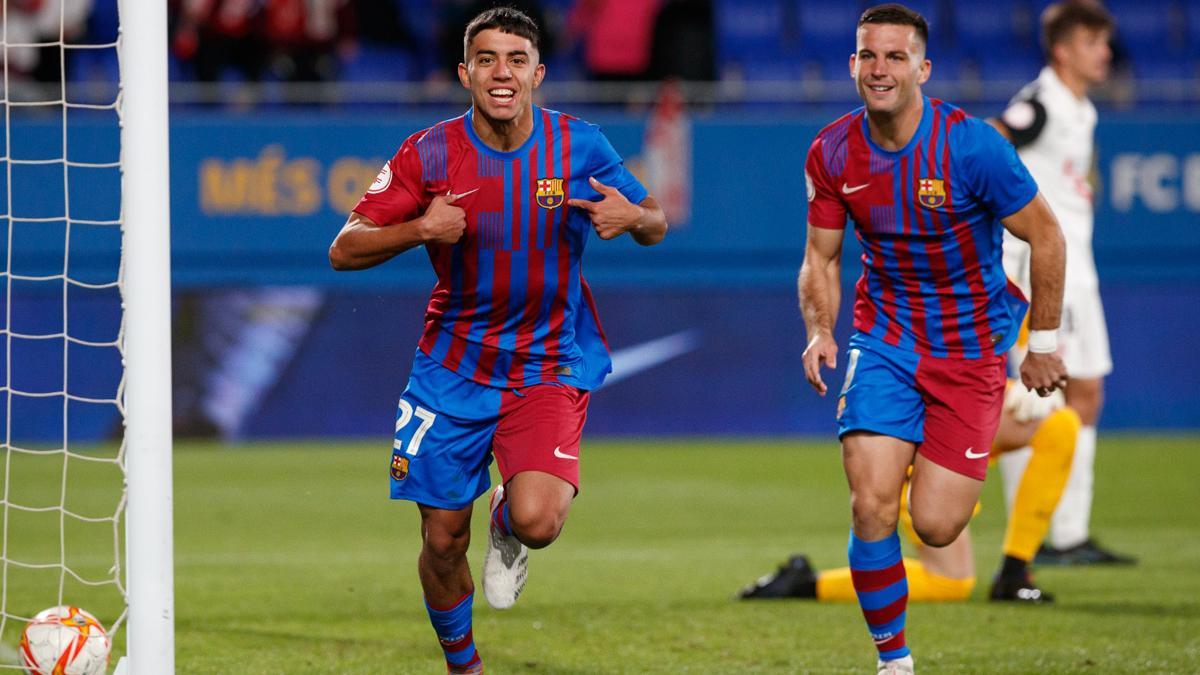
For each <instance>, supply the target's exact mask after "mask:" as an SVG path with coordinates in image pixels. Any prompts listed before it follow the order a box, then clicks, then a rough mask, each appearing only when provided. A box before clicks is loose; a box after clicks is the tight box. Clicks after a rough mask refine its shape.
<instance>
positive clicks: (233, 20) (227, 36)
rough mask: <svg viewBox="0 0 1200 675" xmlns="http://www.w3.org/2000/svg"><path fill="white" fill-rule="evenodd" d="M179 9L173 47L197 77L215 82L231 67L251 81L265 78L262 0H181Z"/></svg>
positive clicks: (172, 41) (177, 7) (176, 54)
mask: <svg viewBox="0 0 1200 675" xmlns="http://www.w3.org/2000/svg"><path fill="white" fill-rule="evenodd" d="M176 10H177V13H176V22H175V30H174V33H173V36H172V40H171V46H172V49H173V51H174V53H175V56H176V57H178V58H179V60H180V61H181V62H182V63H184V64H185V65H188V66H191V69H192V70H193V74H194V76H195V78H196V79H197V80H200V81H201V82H215V81H216V80H218V79H220V77H221V75H222V74H223V73H224V71H225V70H226V69H227V68H231V67H232V68H234V69H236V70H237V71H239V72H240V73H241V75H242V77H243V78H244V79H246V80H247V81H249V82H257V81H258V80H260V79H262V72H263V64H264V61H265V54H266V50H265V48H264V46H263V44H262V42H261V40H260V39H259V36H258V32H259V26H260V21H261V19H262V5H261V3H260V1H259V0H178V4H177V6H176Z"/></svg>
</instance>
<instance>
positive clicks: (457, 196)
mask: <svg viewBox="0 0 1200 675" xmlns="http://www.w3.org/2000/svg"><path fill="white" fill-rule="evenodd" d="M476 192H479V188H475V189H474V190H467V191H466V192H460V193H458V194H451V193H450V191H449V190H446V196H447V197H449V198H450V199H451V200H454V201H458V200H459V199H462V198H463V197H466V196H467V195H473V194H475V193H476Z"/></svg>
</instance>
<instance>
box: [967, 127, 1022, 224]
mask: <svg viewBox="0 0 1200 675" xmlns="http://www.w3.org/2000/svg"><path fill="white" fill-rule="evenodd" d="M963 126H964V127H965V129H964V131H965V133H966V134H967V136H965V137H963V141H965V142H964V143H963V144H962V146H961V147H963V148H964V150H965V154H964V155H963V159H962V160H961V162H960V166H961V168H962V171H963V177H964V178H965V179H966V181H967V186H968V187H969V188H970V192H971V194H973V195H974V196H975V197H976V198H977V199H978V200H979V201H980V202H982V203H983V204H984V206H986V207H987V208H988V210H990V211H991V212H992V213H994V214H996V217H997V218H1007V217H1008V216H1011V215H1012V214H1014V213H1016V212H1017V211H1020V210H1021V209H1022V208H1024V207H1025V205H1026V204H1028V203H1029V202H1031V201H1033V198H1034V197H1036V196H1037V192H1038V186H1037V182H1036V181H1034V180H1033V176H1031V175H1030V174H1029V170H1028V169H1026V168H1025V165H1024V164H1023V163H1022V162H1021V158H1020V157H1018V156H1017V150H1016V148H1014V147H1013V145H1012V144H1011V143H1009V142H1008V141H1007V140H1005V139H1004V137H1003V136H1001V135H1000V132H998V131H996V130H995V129H993V128H992V126H991V125H990V124H988V123H986V122H984V121H982V120H979V119H975V118H971V119H968V120H966V121H965V122H964V124H963Z"/></svg>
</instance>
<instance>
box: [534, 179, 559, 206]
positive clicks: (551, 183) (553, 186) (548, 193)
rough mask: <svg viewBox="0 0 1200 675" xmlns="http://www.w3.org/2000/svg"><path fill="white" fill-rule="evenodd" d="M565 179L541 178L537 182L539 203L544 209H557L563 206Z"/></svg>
mask: <svg viewBox="0 0 1200 675" xmlns="http://www.w3.org/2000/svg"><path fill="white" fill-rule="evenodd" d="M565 196H566V195H565V194H564V193H563V179H561V178H539V179H538V182H537V203H538V206H540V207H542V208H543V209H557V208H558V207H560V206H562V203H563V198H564V197H565Z"/></svg>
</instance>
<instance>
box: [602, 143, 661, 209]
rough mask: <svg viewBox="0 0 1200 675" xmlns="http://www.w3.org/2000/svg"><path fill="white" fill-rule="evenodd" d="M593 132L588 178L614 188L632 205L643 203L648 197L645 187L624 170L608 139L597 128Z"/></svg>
mask: <svg viewBox="0 0 1200 675" xmlns="http://www.w3.org/2000/svg"><path fill="white" fill-rule="evenodd" d="M595 131H596V134H595V141H594V143H593V145H592V150H591V154H590V156H589V161H588V176H591V177H594V178H595V179H596V180H598V181H600V182H601V183H604V184H605V185H608V186H610V187H615V188H616V189H617V190H618V191H620V193H621V194H622V195H624V196H625V198H626V199H628V200H629V201H630V202H632V203H634V204H640V203H642V202H643V201H645V199H646V197H647V195H649V192H647V190H646V186H644V185H642V183H641V181H639V180H638V179H637V177H636V176H634V175H633V174H632V173H630V171H629V169H626V168H625V162H624V160H622V159H621V156H620V155H618V154H617V151H616V150H615V149H614V148H613V146H612V143H609V142H608V138H606V137H605V136H604V134H603V133H601V132H600V130H599V129H598V128H597V129H596V130H595Z"/></svg>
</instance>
